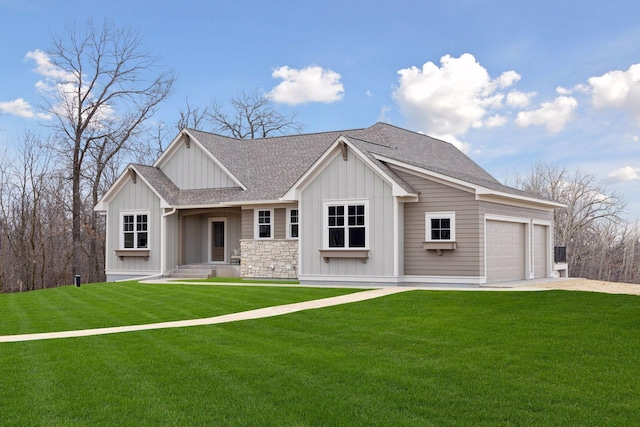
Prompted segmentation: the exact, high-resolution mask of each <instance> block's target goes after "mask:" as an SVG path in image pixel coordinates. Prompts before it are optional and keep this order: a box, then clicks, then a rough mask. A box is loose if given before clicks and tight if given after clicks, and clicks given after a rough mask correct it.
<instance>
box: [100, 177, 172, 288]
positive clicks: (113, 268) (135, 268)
mask: <svg viewBox="0 0 640 427" xmlns="http://www.w3.org/2000/svg"><path fill="white" fill-rule="evenodd" d="M124 212H127V213H129V212H131V213H147V214H148V250H149V258H148V259H146V258H144V257H119V256H117V255H116V252H115V251H116V250H117V249H122V248H120V247H119V246H120V237H121V234H122V230H121V227H122V224H121V214H122V213H124ZM161 218H162V208H161V207H160V199H159V198H158V196H157V195H156V194H155V193H154V192H153V190H151V189H150V188H149V187H148V186H147V185H146V184H145V183H144V181H143V180H142V179H137V180H136V183H135V184H134V182H133V180H131V179H130V178H128V177H127V182H126V183H125V184H124V185H123V187H122V188H121V189H120V191H118V193H117V194H116V195H115V196H114V198H113V200H111V201H110V203H109V214H108V216H107V221H108V222H107V234H108V235H107V242H108V243H107V247H106V268H105V270H106V273H107V280H110V279H116V280H117V279H120V278H121V277H118V276H117V275H118V274H121V275H123V276H126V277H134V276H135V275H137V276H144V275H150V274H158V273H159V272H160V265H161V260H160V257H161V250H160V227H161Z"/></svg>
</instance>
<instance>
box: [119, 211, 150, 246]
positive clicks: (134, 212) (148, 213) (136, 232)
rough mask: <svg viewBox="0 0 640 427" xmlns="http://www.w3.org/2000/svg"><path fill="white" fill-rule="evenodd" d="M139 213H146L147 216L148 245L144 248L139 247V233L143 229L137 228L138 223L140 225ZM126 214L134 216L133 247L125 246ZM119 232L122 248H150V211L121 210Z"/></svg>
mask: <svg viewBox="0 0 640 427" xmlns="http://www.w3.org/2000/svg"><path fill="white" fill-rule="evenodd" d="M138 215H146V216H147V229H146V230H144V232H146V233H147V246H146V247H144V248H139V247H138V233H140V232H142V230H137V228H138V227H137V225H138V218H137V216H138ZM125 216H133V219H134V220H133V231H132V232H133V247H132V248H125V247H124V234H125V231H124V217H125ZM119 234H120V249H123V250H129V251H135V250H142V251H147V250H149V248H150V247H151V213H150V211H122V212H120V228H119Z"/></svg>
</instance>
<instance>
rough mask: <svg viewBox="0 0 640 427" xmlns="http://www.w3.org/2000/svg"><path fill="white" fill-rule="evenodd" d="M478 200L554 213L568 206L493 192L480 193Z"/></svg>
mask: <svg viewBox="0 0 640 427" xmlns="http://www.w3.org/2000/svg"><path fill="white" fill-rule="evenodd" d="M476 198H477V199H478V200H481V201H486V202H494V203H502V204H509V205H517V206H523V207H531V206H535V207H537V208H539V209H547V210H550V211H553V210H554V209H556V208H566V207H567V205H566V204H564V203H559V202H551V201H547V200H541V199H536V198H534V197H526V196H519V195H514V194H508V193H502V192H500V191H493V192H490V193H478V194H477V197H476Z"/></svg>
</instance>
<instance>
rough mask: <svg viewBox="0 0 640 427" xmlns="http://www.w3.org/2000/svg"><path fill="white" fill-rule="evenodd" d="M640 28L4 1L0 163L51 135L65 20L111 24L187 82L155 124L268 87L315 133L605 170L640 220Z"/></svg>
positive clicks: (530, 8)
mask: <svg viewBox="0 0 640 427" xmlns="http://www.w3.org/2000/svg"><path fill="white" fill-rule="evenodd" d="M638 16H640V3H638V2H637V0H636V1H608V2H602V1H599V2H595V1H580V2H574V1H558V0H554V1H514V2H507V1H489V0H487V1H482V0H475V1H473V0H469V1H455V0H450V1H446V2H434V1H425V0H422V1H402V0H396V1H395V2H390V1H384V2H382V1H352V2H349V1H345V0H342V1H333V0H330V1H323V2H301V1H280V2H263V1H243V0H235V1H224V2H223V1H194V0H183V1H180V2H176V1H172V2H168V1H136V0H128V1H120V0H110V1H103V0H102V1H93V0H84V1H75V0H60V1H48V0H0V22H1V25H0V150H2V149H3V148H4V147H7V146H9V147H10V146H11V145H12V144H13V143H14V141H16V140H17V139H20V137H21V135H22V134H23V133H24V132H25V131H26V130H31V131H33V132H35V133H37V134H44V133H45V132H46V128H45V127H43V126H42V125H46V123H47V120H46V118H44V119H43V118H42V117H41V115H40V114H38V107H37V106H38V103H39V99H38V90H37V88H36V84H37V83H38V82H39V81H41V80H42V79H43V78H44V77H43V74H42V73H41V72H38V71H37V69H36V67H37V66H38V64H39V63H38V61H43V60H45V59H43V58H42V57H41V56H37V55H36V54H35V53H34V52H37V51H38V50H39V51H45V50H46V49H47V48H48V47H49V46H50V39H51V37H50V36H51V34H52V33H60V32H61V31H62V30H63V29H64V26H65V24H66V23H69V22H72V21H75V22H77V23H79V24H82V23H84V22H85V21H86V20H87V19H88V18H90V17H92V18H93V19H94V21H96V22H98V23H100V22H101V21H102V20H103V19H104V18H106V19H109V20H112V21H113V22H114V23H115V24H116V25H118V26H131V27H134V28H135V29H137V30H139V32H140V35H141V36H142V38H143V40H144V44H145V48H146V50H147V51H149V52H150V53H152V54H155V55H158V56H160V57H162V59H163V63H164V64H165V65H166V67H167V68H170V69H173V70H174V71H175V72H176V74H177V75H178V81H177V84H176V86H175V90H174V93H173V95H172V96H171V98H170V99H169V100H168V101H167V102H165V104H164V105H163V106H162V107H161V109H160V111H159V112H158V115H157V116H156V117H155V119H157V120H162V121H165V122H166V123H169V124H173V123H175V121H176V120H177V115H178V111H179V110H180V109H181V108H184V105H185V99H186V98H187V97H188V99H189V102H190V103H191V105H205V104H207V103H209V102H210V101H212V100H218V101H221V102H224V101H225V100H227V99H228V98H229V97H231V96H233V95H235V94H236V93H237V92H238V91H240V90H242V89H245V90H248V91H251V90H254V89H260V90H262V91H264V93H265V94H267V95H268V96H271V99H272V100H273V101H274V102H275V104H276V106H277V108H278V109H279V110H280V111H281V112H284V113H288V112H292V111H296V112H297V114H298V116H297V117H298V119H299V120H300V121H301V122H302V123H303V124H304V125H305V127H304V131H305V132H318V131H328V130H337V129H351V128H359V127H366V126H369V125H372V124H373V123H375V122H377V121H385V122H388V123H392V124H394V125H397V126H401V127H405V128H408V129H411V130H415V131H420V132H424V133H426V134H429V135H432V136H435V137H439V138H442V139H444V140H447V141H449V142H452V143H454V144H456V145H457V146H458V147H459V148H461V149H463V150H464V151H465V152H466V153H467V154H468V155H469V156H471V157H472V158H473V159H474V160H475V161H476V162H478V163H479V164H480V165H481V166H483V167H484V168H485V169H487V170H488V171H489V172H490V173H492V174H493V175H494V176H496V177H497V178H498V179H500V180H503V181H504V179H505V178H506V177H507V176H509V175H511V174H513V173H515V172H517V171H524V170H526V169H528V168H529V167H530V166H531V165H532V164H533V163H535V162H538V161H543V162H553V163H555V164H557V165H560V166H566V167H568V168H571V169H577V168H579V169H581V170H584V171H588V172H592V173H594V174H595V175H596V176H597V177H598V179H599V180H600V182H601V183H603V184H606V185H607V186H608V187H609V188H610V189H614V190H617V191H618V192H620V193H621V194H623V195H624V198H625V199H626V201H627V205H628V209H627V210H628V212H629V214H630V217H631V218H637V217H640V19H638ZM29 52H31V54H30V53H29Z"/></svg>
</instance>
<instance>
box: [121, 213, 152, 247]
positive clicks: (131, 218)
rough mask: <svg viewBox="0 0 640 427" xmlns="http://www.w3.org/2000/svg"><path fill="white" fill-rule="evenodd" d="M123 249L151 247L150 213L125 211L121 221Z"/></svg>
mask: <svg viewBox="0 0 640 427" xmlns="http://www.w3.org/2000/svg"><path fill="white" fill-rule="evenodd" d="M121 230H122V240H121V247H122V248H123V249H148V248H149V214H148V213H123V214H122V221H121Z"/></svg>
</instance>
